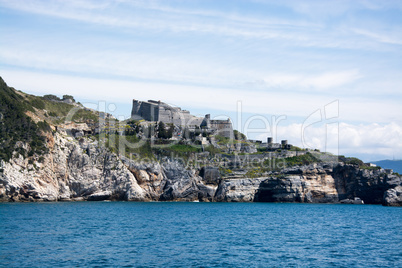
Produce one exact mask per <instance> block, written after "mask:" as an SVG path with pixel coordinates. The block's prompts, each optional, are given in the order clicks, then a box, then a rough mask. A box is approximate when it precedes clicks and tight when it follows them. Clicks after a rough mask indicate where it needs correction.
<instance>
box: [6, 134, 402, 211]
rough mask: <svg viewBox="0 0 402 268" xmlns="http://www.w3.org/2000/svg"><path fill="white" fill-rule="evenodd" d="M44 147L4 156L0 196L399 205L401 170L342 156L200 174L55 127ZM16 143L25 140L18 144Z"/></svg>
mask: <svg viewBox="0 0 402 268" xmlns="http://www.w3.org/2000/svg"><path fill="white" fill-rule="evenodd" d="M47 144H48V148H49V152H48V153H47V154H45V155H43V157H42V159H38V160H37V161H33V162H32V161H28V160H26V159H24V158H23V157H22V156H18V157H17V156H14V157H13V158H12V159H11V160H10V161H9V162H7V163H4V162H2V164H1V165H2V167H1V169H2V170H3V172H2V173H0V199H1V200H3V201H68V200H89V201H91V200H93V201H97V200H132V201H218V202H253V201H254V202H305V203H336V202H339V201H340V200H343V199H354V198H356V197H359V198H361V199H362V200H363V201H364V203H366V204H381V203H382V204H384V205H392V206H401V205H402V194H401V193H402V187H401V177H399V176H396V175H392V174H388V173H386V172H385V171H384V170H366V169H359V168H358V167H356V166H352V165H344V164H342V163H329V164H328V163H327V164H312V165H308V166H302V167H292V168H286V169H283V170H282V171H281V172H276V173H272V174H271V175H270V176H268V177H263V178H241V179H221V178H216V179H215V180H214V178H212V177H211V178H210V177H205V179H203V178H202V177H200V176H198V175H197V173H196V172H195V171H194V170H191V169H186V168H184V167H183V165H181V164H180V163H179V162H177V161H174V160H173V161H171V160H166V161H163V162H162V163H158V162H151V163H149V162H148V163H140V162H136V161H132V160H130V159H126V158H119V157H118V156H117V155H115V154H113V153H111V152H110V151H109V150H107V149H105V148H103V147H101V146H98V144H97V142H96V141H91V140H89V139H86V138H83V139H81V140H80V141H77V140H75V139H72V138H70V137H67V136H64V135H62V134H60V133H55V134H53V135H52V134H49V135H48V136H47ZM18 146H22V147H24V146H29V145H27V144H23V143H20V144H18Z"/></svg>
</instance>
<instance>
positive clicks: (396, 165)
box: [370, 160, 402, 174]
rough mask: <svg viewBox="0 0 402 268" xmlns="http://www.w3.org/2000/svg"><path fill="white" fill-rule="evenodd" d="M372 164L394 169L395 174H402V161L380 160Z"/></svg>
mask: <svg viewBox="0 0 402 268" xmlns="http://www.w3.org/2000/svg"><path fill="white" fill-rule="evenodd" d="M370 163H373V164H376V165H377V166H380V167H382V168H390V169H393V170H394V172H398V173H399V174H401V173H402V160H380V161H373V162H370Z"/></svg>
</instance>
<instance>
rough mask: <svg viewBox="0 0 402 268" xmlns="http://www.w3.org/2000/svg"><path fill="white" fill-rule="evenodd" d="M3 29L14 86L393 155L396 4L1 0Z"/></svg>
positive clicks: (399, 89) (3, 58)
mask: <svg viewBox="0 0 402 268" xmlns="http://www.w3.org/2000/svg"><path fill="white" fill-rule="evenodd" d="M0 34H1V36H2V38H1V41H0V75H1V76H2V77H3V79H5V81H6V82H7V83H8V84H9V85H10V86H13V87H15V88H17V89H20V90H23V91H25V92H29V93H33V94H39V95H43V94H47V93H52V94H56V95H63V94H71V95H74V96H75V97H76V98H77V99H78V100H80V101H81V102H83V103H84V102H85V103H87V105H89V106H94V107H96V105H97V103H98V102H99V101H107V103H108V104H115V106H116V107H117V109H116V110H113V114H114V115H115V116H117V117H118V116H121V117H128V116H129V115H130V110H131V100H132V99H133V98H135V99H139V100H148V99H156V100H162V101H165V102H167V103H171V104H175V105H177V106H180V107H182V108H184V109H187V110H190V111H191V112H192V113H193V114H199V115H204V114H206V113H211V115H212V117H217V116H220V115H222V116H228V117H230V118H231V119H232V121H233V123H234V125H235V127H236V128H237V129H240V130H241V131H243V132H246V134H248V136H249V137H251V138H258V139H265V138H266V137H267V136H274V137H275V138H276V139H277V140H280V139H288V140H289V142H291V143H293V144H296V145H298V146H302V147H314V148H316V147H317V148H320V149H322V150H327V151H331V152H333V153H337V154H344V155H353V156H358V157H361V158H362V159H363V160H365V161H369V160H378V159H384V158H388V159H389V158H391V159H392V158H394V157H395V158H399V159H400V158H402V116H401V115H402V108H401V105H400V103H401V100H402V2H401V1H396V0H395V1H385V0H384V1H369V0H366V1H357V0H354V1H268V0H253V1H233V0H230V1H229V0H228V1H224V0H220V1H216V0H215V1H205V0H202V1H183V0H180V1H179V0H178V1H124V0H120V1H99V0H98V1H81V0H71V1H35V0H32V1H19V0H14V1H3V0H0ZM240 106H241V111H242V113H241V119H239V116H238V114H239V113H238V111H237V110H238V109H239V107H240ZM326 109H327V112H328V111H329V110H331V111H332V115H333V116H332V117H329V116H328V115H327V114H326ZM311 115H313V116H311ZM273 116H274V117H276V118H281V120H279V121H280V122H277V123H276V124H274V123H273V122H274V121H275V120H274V119H273ZM280 116H282V117H280ZM285 117H286V119H284V118H285ZM309 120H310V121H311V122H312V123H313V124H311V125H308V124H307V125H306V122H308V121H309ZM264 121H266V122H267V123H270V124H271V126H270V127H266V129H261V128H263V127H264V125H265V124H264V123H263V122H264ZM277 121H278V120H277ZM329 123H331V124H329ZM251 128H254V129H255V128H260V129H258V130H254V132H253V131H251V130H250V129H251ZM303 130H305V131H303Z"/></svg>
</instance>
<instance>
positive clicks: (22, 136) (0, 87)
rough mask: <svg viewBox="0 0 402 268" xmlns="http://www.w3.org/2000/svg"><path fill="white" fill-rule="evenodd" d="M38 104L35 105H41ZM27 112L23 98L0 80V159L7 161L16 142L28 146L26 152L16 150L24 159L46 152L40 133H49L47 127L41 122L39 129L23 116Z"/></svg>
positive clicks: (27, 107) (26, 104)
mask: <svg viewBox="0 0 402 268" xmlns="http://www.w3.org/2000/svg"><path fill="white" fill-rule="evenodd" d="M38 103H40V102H38ZM38 103H36V104H35V105H41V104H38ZM31 109H32V108H31ZM27 110H30V105H29V103H27V102H26V101H25V99H24V97H23V96H21V95H20V94H18V93H17V92H15V91H14V90H13V89H11V88H9V87H8V86H7V84H6V83H5V82H4V81H3V79H2V78H0V159H3V160H4V161H8V160H9V159H10V158H11V157H12V153H13V151H15V150H16V143H17V142H18V141H24V142H27V143H28V144H29V145H30V149H29V150H28V151H25V150H24V149H23V148H18V150H17V151H18V153H20V154H22V155H24V156H25V157H26V156H32V155H33V154H35V153H38V154H41V153H44V152H46V151H47V148H46V146H45V144H46V139H45V137H44V136H43V135H42V134H41V132H46V131H49V129H48V126H49V125H48V124H47V123H46V122H41V124H40V127H39V126H38V125H37V124H35V122H33V121H32V119H31V118H30V117H29V116H27V115H26V114H25V112H26V111H27Z"/></svg>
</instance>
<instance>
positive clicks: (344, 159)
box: [338, 155, 364, 167]
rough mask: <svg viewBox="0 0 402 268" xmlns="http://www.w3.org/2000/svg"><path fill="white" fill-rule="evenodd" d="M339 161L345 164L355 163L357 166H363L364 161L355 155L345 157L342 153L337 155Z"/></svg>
mask: <svg viewBox="0 0 402 268" xmlns="http://www.w3.org/2000/svg"><path fill="white" fill-rule="evenodd" d="M338 159H339V161H340V162H343V163H345V164H349V165H355V166H359V167H362V166H364V163H363V161H362V160H360V159H358V158H356V157H345V156H343V155H340V156H339V157H338Z"/></svg>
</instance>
